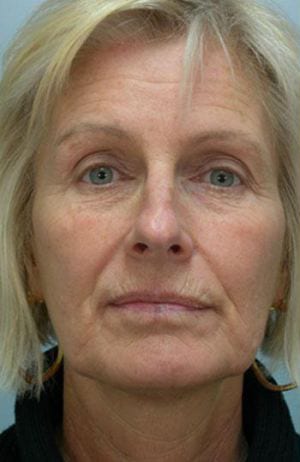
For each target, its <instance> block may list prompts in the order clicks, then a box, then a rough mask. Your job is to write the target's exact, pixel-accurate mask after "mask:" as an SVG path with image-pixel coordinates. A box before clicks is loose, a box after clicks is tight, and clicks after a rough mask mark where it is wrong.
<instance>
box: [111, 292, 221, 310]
mask: <svg viewBox="0 0 300 462" xmlns="http://www.w3.org/2000/svg"><path fill="white" fill-rule="evenodd" d="M111 304H112V305H113V306H114V307H115V308H118V309H120V310H128V311H135V312H139V313H152V314H157V315H160V314H164V313H167V314H175V313H183V312H187V313H188V312H197V311H203V310H207V309H209V308H212V307H211V305H208V304H207V303H204V302H203V301H201V300H200V299H198V298H196V297H185V296H182V295H178V294H174V293H160V294H158V293H156V294H153V293H146V292H144V293H140V292H139V293H137V292H135V293H130V294H126V295H123V296H121V297H118V298H116V299H114V300H113V301H112V303H111Z"/></svg>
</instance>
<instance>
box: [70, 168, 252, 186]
mask: <svg viewBox="0 0 300 462" xmlns="http://www.w3.org/2000/svg"><path fill="white" fill-rule="evenodd" d="M101 168H104V169H105V168H109V169H111V170H112V171H113V172H114V173H115V172H117V176H118V178H117V179H113V181H112V182H111V183H108V184H104V185H101V184H98V185H97V184H93V183H92V182H91V181H84V177H85V176H86V175H89V174H90V173H91V172H92V171H93V170H96V169H101ZM215 171H220V172H224V173H225V174H226V173H228V174H232V175H233V176H234V177H235V180H236V179H238V184H232V185H229V186H222V185H218V186H217V185H214V184H212V183H210V182H209V181H207V182H206V184H207V185H208V187H210V188H212V189H213V190H215V191H216V190H217V191H220V192H221V191H222V192H230V191H229V190H232V189H233V188H237V187H242V186H244V185H245V183H246V182H245V180H244V178H243V175H241V174H240V173H237V172H236V171H235V169H233V168H228V166H226V167H225V166H222V164H220V165H216V166H212V167H211V168H210V169H209V170H207V171H206V172H204V173H200V174H199V175H197V176H194V177H193V178H192V180H194V182H195V183H196V182H197V181H196V180H197V179H200V178H203V177H207V176H208V175H212V174H213V172H215ZM114 176H115V174H114ZM122 177H123V178H124V177H126V178H127V179H130V176H129V175H128V174H127V175H126V174H125V175H124V174H122V173H120V171H119V169H118V168H116V167H114V166H112V165H110V164H106V163H104V162H101V163H95V164H94V165H91V166H89V167H88V168H86V169H85V171H84V172H83V173H82V174H81V175H80V177H79V180H80V181H81V182H82V183H85V184H87V185H88V186H90V187H91V188H93V189H94V188H96V189H106V188H111V187H113V186H114V183H116V181H120V180H121V179H122ZM235 180H234V182H235Z"/></svg>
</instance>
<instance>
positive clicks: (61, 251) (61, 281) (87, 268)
mask: <svg viewBox="0 0 300 462" xmlns="http://www.w3.org/2000/svg"><path fill="white" fill-rule="evenodd" d="M41 210H43V212H40V211H41ZM33 223H34V236H35V239H34V249H35V252H34V253H35V257H36V261H37V265H38V268H39V280H40V285H41V289H42V291H43V294H44V296H45V298H46V299H47V301H49V302H51V301H52V302H53V304H54V303H56V302H57V300H54V298H55V297H59V301H60V303H59V304H60V306H62V305H63V304H64V303H65V302H68V305H69V306H70V302H72V303H74V305H73V306H74V307H75V305H76V304H80V303H81V302H82V301H83V299H85V298H87V297H88V296H90V295H91V292H92V290H93V288H94V286H95V284H96V280H97V278H98V277H99V274H101V272H103V270H104V269H105V267H106V265H108V264H109V263H110V261H111V259H112V256H113V253H114V249H115V248H116V247H117V245H118V242H119V239H120V237H119V233H120V230H121V229H122V227H121V226H119V225H118V219H116V216H115V215H114V217H110V216H109V213H105V214H103V215H101V214H99V211H98V213H96V211H94V213H93V211H90V212H89V213H87V212H86V211H85V210H84V208H83V207H81V206H80V207H67V206H62V207H60V208H58V207H56V208H54V207H40V206H39V205H38V204H37V206H36V207H35V208H34V210H33ZM55 294H57V295H55ZM51 304H52V303H51ZM66 306H67V304H66Z"/></svg>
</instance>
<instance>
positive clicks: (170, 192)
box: [138, 163, 179, 231]
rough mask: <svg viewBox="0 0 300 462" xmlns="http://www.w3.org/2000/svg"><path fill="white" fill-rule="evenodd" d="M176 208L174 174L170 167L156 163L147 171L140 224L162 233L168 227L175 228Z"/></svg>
mask: <svg viewBox="0 0 300 462" xmlns="http://www.w3.org/2000/svg"><path fill="white" fill-rule="evenodd" d="M176 208H177V207H176V186H175V178H174V172H173V170H172V168H170V166H165V165H162V164H161V163H157V164H156V165H155V166H154V167H153V168H152V169H149V172H148V175H147V179H146V183H145V187H144V191H143V197H142V201H141V205H140V211H139V217H138V218H139V219H141V223H143V221H145V222H146V225H147V226H151V228H152V227H153V229H156V230H157V231H163V228H167V227H168V226H169V225H171V226H172V227H174V226H176V221H177V219H178V218H179V217H177V212H176ZM171 222H173V223H171Z"/></svg>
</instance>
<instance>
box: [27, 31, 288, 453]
mask: <svg viewBox="0 0 300 462" xmlns="http://www.w3.org/2000/svg"><path fill="white" fill-rule="evenodd" d="M183 49H184V39H183V38H179V39H177V40H173V41H172V42H169V43H156V44H151V45H149V44H148V45H146V44H143V43H139V44H137V43H134V42H127V43H124V44H123V45H122V46H121V45H120V46H114V47H111V48H109V49H107V50H105V51H103V50H101V51H93V52H92V53H90V54H89V55H86V57H85V58H84V59H82V61H81V62H79V63H78V64H77V67H76V68H75V69H74V71H73V75H72V80H71V84H70V86H69V87H68V90H67V91H66V92H65V94H64V96H63V97H62V99H61V100H60V102H59V104H58V106H57V107H56V111H55V113H54V117H53V120H52V125H51V127H50V128H49V133H48V137H47V139H46V141H45V142H44V144H43V146H42V147H41V151H40V153H39V156H38V158H37V163H36V193H35V198H34V204H33V212H32V220H33V243H32V247H33V254H34V259H35V264H34V265H33V267H32V268H31V270H30V273H31V285H32V288H33V290H34V291H35V292H36V293H38V294H39V295H40V296H43V297H44V298H45V300H46V303H47V306H48V310H49V315H50V318H51V320H52V323H53V325H54V328H55V331H56V333H57V336H58V339H59V343H60V345H61V347H62V349H63V351H64V354H65V385H64V422H63V428H62V429H61V433H60V443H61V446H62V447H63V449H64V451H65V453H66V455H68V456H69V457H70V458H71V460H72V461H80V462H81V461H85V462H86V461H95V460H101V461H104V462H115V461H124V460H128V461H140V460H145V461H150V460H151V461H164V462H169V461H170V462H171V461H172V462H176V461H180V462H188V461H201V462H211V461H222V462H229V461H230V462H233V461H238V460H239V457H240V451H241V442H242V421H241V394H242V386H243V374H244V372H245V371H246V370H247V368H249V367H250V365H251V363H252V362H253V360H254V358H255V354H256V351H257V349H258V347H259V345H260V344H261V342H262V339H263V336H264V330H265V326H266V321H267V318H268V313H269V307H270V306H271V305H272V303H273V302H274V301H275V300H276V298H278V297H279V296H280V291H281V273H280V269H281V259H282V246H283V238H284V232H285V221H284V213H283V208H282V204H281V201H280V197H279V192H278V184H277V178H278V167H277V161H276V156H275V153H274V151H273V149H272V144H271V139H270V137H269V130H268V126H267V122H266V119H265V116H264V113H263V110H262V108H261V105H260V102H259V100H258V98H256V94H255V88H253V87H252V86H251V83H249V82H248V80H247V78H246V77H245V76H244V75H243V74H242V71H241V70H237V76H238V78H237V80H236V81H233V80H232V77H231V74H230V70H229V69H228V66H227V63H226V60H225V58H224V55H223V53H222V51H221V50H220V49H218V48H216V47H211V49H210V52H209V53H208V54H207V56H206V65H205V68H204V74H203V76H202V80H200V79H199V80H198V81H197V82H196V86H195V90H194V94H193V99H192V105H191V108H190V110H189V111H187V112H183V110H182V100H181V99H180V95H179V84H180V80H181V77H182V73H181V72H182V57H183ZM81 122H86V123H101V124H108V125H113V126H115V127H116V126H117V127H119V128H122V129H123V130H125V131H126V132H127V133H128V134H129V135H128V137H123V136H116V134H115V133H114V132H112V131H111V130H110V131H105V132H104V131H100V130H95V129H93V130H89V131H84V132H80V133H77V134H73V136H70V134H69V136H67V137H66V136H64V135H65V133H66V132H68V131H69V130H70V129H72V128H73V127H74V125H77V124H78V123H81ZM215 130H231V131H235V132H236V131H242V132H243V133H246V134H247V135H248V136H249V137H251V138H252V140H254V141H255V142H256V143H257V145H258V146H259V149H260V150H259V152H256V151H255V150H254V149H253V148H251V147H249V145H248V144H247V143H246V142H245V141H244V140H241V139H239V138H238V137H237V136H234V137H231V139H229V140H220V139H216V138H212V139H210V140H206V141H202V142H201V143H200V142H198V143H195V142H192V137H194V136H195V135H196V134H197V135H203V134H204V133H205V132H207V131H215ZM61 137H63V138H64V141H63V142H61V143H60V144H59V139H61ZM103 165H106V166H107V167H108V169H109V168H110V167H112V168H113V169H115V170H113V171H111V170H109V172H108V173H113V176H112V181H111V182H110V183H107V184H105V185H99V184H96V185H95V184H93V183H92V181H91V178H92V179H93V178H94V177H91V175H90V174H91V169H92V168H95V167H97V166H103ZM214 169H223V170H224V169H226V170H227V171H228V172H229V174H231V173H233V175H232V176H231V177H230V178H231V179H233V181H234V182H233V184H232V185H231V186H228V187H225V186H223V185H220V184H219V183H217V184H215V182H214V181H213V179H212V178H213V177H212V172H215V170H214ZM92 173H94V171H92ZM106 173H107V172H106ZM133 290H152V291H155V290H157V291H159V290H165V291H173V292H174V291H176V292H177V293H179V294H183V295H186V296H193V297H196V298H197V299H198V300H199V301H201V302H202V303H208V304H209V305H210V306H211V308H210V309H206V310H198V311H197V312H196V313H195V312H181V313H169V314H168V313H164V314H162V315H152V316H151V315H148V316H145V314H143V313H142V312H134V313H133V312H128V311H126V310H123V311H122V310H120V309H116V308H115V307H112V305H111V300H112V299H113V298H114V297H116V296H119V295H122V294H124V293H126V292H129V291H133ZM66 457H67V456H66Z"/></svg>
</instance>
